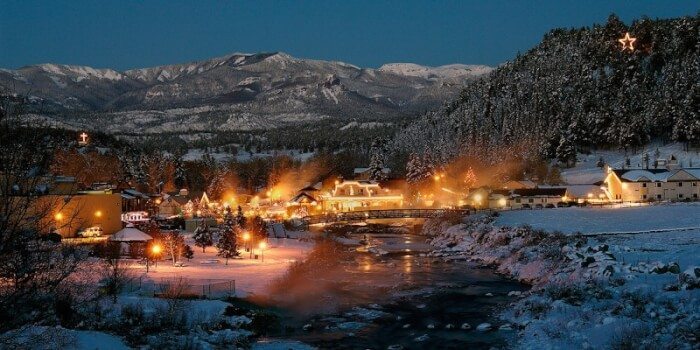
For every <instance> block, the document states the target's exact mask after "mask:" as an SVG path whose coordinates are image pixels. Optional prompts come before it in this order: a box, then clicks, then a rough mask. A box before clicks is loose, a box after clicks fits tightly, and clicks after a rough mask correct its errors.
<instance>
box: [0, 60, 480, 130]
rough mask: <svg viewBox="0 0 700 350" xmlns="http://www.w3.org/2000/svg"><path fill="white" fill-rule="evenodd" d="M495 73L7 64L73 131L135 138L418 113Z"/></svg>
mask: <svg viewBox="0 0 700 350" xmlns="http://www.w3.org/2000/svg"><path fill="white" fill-rule="evenodd" d="M491 70H492V69H491V68H490V67H487V66H481V65H460V64H455V65H448V66H442V67H435V68H433V67H424V66H419V65H415V64H405V63H393V64H387V65H384V66H382V67H380V68H379V69H369V68H359V67H356V66H353V65H350V64H347V63H343V62H332V61H320V60H310V59H299V58H294V57H291V56H289V55H287V54H285V53H281V52H276V53H258V54H240V53H234V54H231V55H227V56H223V57H218V58H213V59H209V60H205V61H199V62H192V63H186V64H175V65H167V66H159V67H152V68H143V69H134V70H128V71H123V72H119V71H116V70H113V69H95V68H92V67H86V66H71V65H59V64H40V65H32V66H26V67H22V68H20V69H16V70H8V69H0V89H1V90H5V92H11V93H17V94H24V95H28V96H30V100H31V101H32V105H31V108H30V109H29V110H30V112H32V113H34V114H37V115H40V116H41V117H42V118H48V119H50V120H51V121H52V122H56V123H57V124H58V125H62V126H66V127H74V128H90V129H99V130H102V131H105V132H111V133H130V134H133V133H136V134H143V133H148V134H151V133H162V132H174V133H180V132H193V131H194V132H210V131H227V130H237V131H239V130H257V129H269V128H275V127H280V126H284V125H288V124H298V123H304V122H314V121H317V120H328V119H332V120H335V119H337V120H338V123H339V125H346V124H347V123H348V122H349V121H359V122H360V123H362V122H371V121H383V122H386V121H388V120H390V119H391V118H392V117H403V116H407V115H416V114H417V113H418V112H421V111H425V110H429V109H434V108H436V107H439V106H440V105H441V104H442V103H444V101H447V100H451V99H453V98H455V97H456V96H457V94H458V93H459V91H460V90H461V89H462V88H463V87H464V85H465V83H466V82H468V81H470V80H472V79H474V78H476V77H479V76H482V75H484V74H486V73H488V72H490V71H491Z"/></svg>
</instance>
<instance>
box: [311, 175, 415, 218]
mask: <svg viewBox="0 0 700 350" xmlns="http://www.w3.org/2000/svg"><path fill="white" fill-rule="evenodd" d="M319 199H320V200H321V206H322V210H323V211H341V212H342V211H353V210H367V209H382V208H400V207H402V206H403V195H402V194H400V193H397V192H395V191H392V190H389V189H388V188H381V187H380V185H379V184H378V183H376V182H374V181H367V180H353V181H338V182H337V183H336V184H335V187H334V188H333V189H332V190H331V191H329V192H326V193H325V194H320V195H319Z"/></svg>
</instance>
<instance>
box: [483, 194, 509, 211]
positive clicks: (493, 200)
mask: <svg viewBox="0 0 700 350" xmlns="http://www.w3.org/2000/svg"><path fill="white" fill-rule="evenodd" d="M509 203H510V190H492V191H491V193H489V195H488V207H489V208H491V209H504V208H507V207H508V204H509Z"/></svg>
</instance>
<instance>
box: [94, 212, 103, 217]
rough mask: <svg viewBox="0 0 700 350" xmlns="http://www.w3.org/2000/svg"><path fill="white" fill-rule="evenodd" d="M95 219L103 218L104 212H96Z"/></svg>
mask: <svg viewBox="0 0 700 350" xmlns="http://www.w3.org/2000/svg"><path fill="white" fill-rule="evenodd" d="M95 217H96V218H101V217H102V211H101V210H98V211H96V212H95Z"/></svg>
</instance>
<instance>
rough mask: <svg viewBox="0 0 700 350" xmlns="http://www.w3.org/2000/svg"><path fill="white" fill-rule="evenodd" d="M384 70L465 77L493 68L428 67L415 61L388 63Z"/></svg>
mask: <svg viewBox="0 0 700 350" xmlns="http://www.w3.org/2000/svg"><path fill="white" fill-rule="evenodd" d="M379 70H380V71H382V72H390V73H395V74H399V75H406V76H412V77H421V78H424V79H433V80H439V79H464V77H465V76H474V77H477V76H480V75H484V74H487V73H489V72H491V70H493V68H491V67H489V66H483V65H467V64H448V65H445V66H439V67H427V66H421V65H418V64H414V63H388V64H385V65H383V66H381V67H379Z"/></svg>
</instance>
